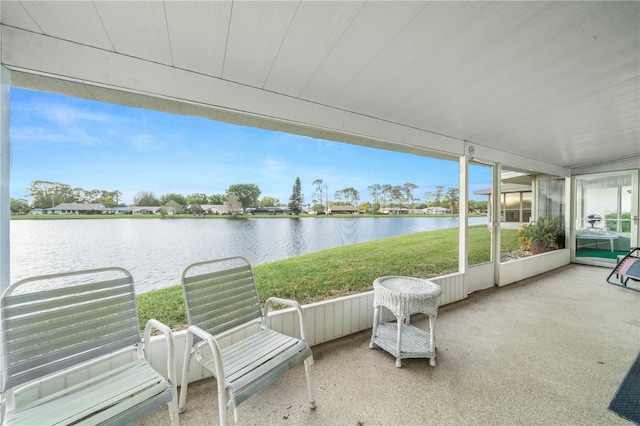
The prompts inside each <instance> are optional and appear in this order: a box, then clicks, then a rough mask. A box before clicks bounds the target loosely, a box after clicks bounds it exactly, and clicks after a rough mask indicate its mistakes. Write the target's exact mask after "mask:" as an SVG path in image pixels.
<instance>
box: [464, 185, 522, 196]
mask: <svg viewBox="0 0 640 426" xmlns="http://www.w3.org/2000/svg"><path fill="white" fill-rule="evenodd" d="M492 192H493V189H491V188H484V189H479V190H477V191H473V193H474V194H477V195H491V193H492ZM500 192H501V193H503V194H507V193H510V192H531V185H521V184H517V183H503V184H502V185H500Z"/></svg>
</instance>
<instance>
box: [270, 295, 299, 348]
mask: <svg viewBox="0 0 640 426" xmlns="http://www.w3.org/2000/svg"><path fill="white" fill-rule="evenodd" d="M273 303H279V304H281V305H286V306H290V307H292V308H295V310H296V312H298V319H299V320H300V338H301V340H303V341H305V342H306V341H307V336H306V333H305V330H304V313H303V312H302V308H301V307H300V304H299V303H298V302H296V301H295V300H290V299H281V298H279V297H270V298H268V299H267V301H266V302H264V317H263V318H264V320H265V321H266V319H267V317H268V315H269V308H270V307H271V305H272V304H273ZM265 326H266V324H265Z"/></svg>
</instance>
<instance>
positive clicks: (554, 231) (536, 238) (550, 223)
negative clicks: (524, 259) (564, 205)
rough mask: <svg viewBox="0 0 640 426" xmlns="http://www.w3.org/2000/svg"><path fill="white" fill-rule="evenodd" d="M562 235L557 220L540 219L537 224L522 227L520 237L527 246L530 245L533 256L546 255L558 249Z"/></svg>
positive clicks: (532, 223) (519, 232)
mask: <svg viewBox="0 0 640 426" xmlns="http://www.w3.org/2000/svg"><path fill="white" fill-rule="evenodd" d="M561 234H562V229H561V228H560V222H559V221H558V220H557V219H547V218H545V217H539V218H538V220H536V221H535V222H531V223H530V224H528V225H526V226H522V227H520V229H519V231H518V237H519V238H520V241H521V242H522V243H523V246H526V245H527V243H528V244H529V245H530V250H531V254H538V253H544V252H547V251H551V250H555V249H557V248H558V239H559V238H560V235H561Z"/></svg>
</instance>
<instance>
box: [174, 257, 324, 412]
mask: <svg viewBox="0 0 640 426" xmlns="http://www.w3.org/2000/svg"><path fill="white" fill-rule="evenodd" d="M182 290H183V295H184V300H185V305H186V309H187V317H188V319H189V328H188V329H187V336H186V338H187V341H186V347H185V359H184V366H183V373H182V386H181V390H180V401H179V410H180V412H184V411H185V408H186V407H185V405H186V398H187V385H188V378H189V365H190V364H191V358H192V356H195V357H196V359H197V361H198V362H199V364H200V365H202V367H204V368H205V369H206V370H207V371H209V372H210V373H211V374H213V376H214V377H215V378H216V380H217V383H218V411H219V414H220V424H221V425H226V424H227V420H228V419H227V411H228V409H229V407H231V408H233V414H234V419H235V420H236V421H237V418H238V417H237V414H238V413H237V407H238V405H240V404H241V403H243V402H244V401H246V400H247V399H248V398H250V397H251V396H252V395H254V394H255V393H257V392H259V391H260V390H262V389H264V388H266V387H267V386H269V385H270V384H271V383H273V382H274V381H276V380H277V379H278V378H279V377H281V376H283V375H284V374H286V373H287V372H288V371H289V370H291V369H292V368H293V367H295V366H297V365H298V364H301V363H303V362H304V366H305V373H306V379H307V392H308V396H309V404H310V407H311V408H312V409H313V408H315V402H314V397H313V390H312V384H311V375H310V366H311V365H312V364H313V356H312V353H311V349H310V348H309V345H308V344H307V343H306V338H305V329H304V322H303V314H302V309H301V308H300V305H299V304H298V303H296V302H294V301H292V300H285V299H280V298H270V299H268V300H267V301H266V302H265V306H264V312H263V311H262V310H261V308H260V299H259V297H258V291H257V289H256V285H255V281H254V277H253V272H252V269H251V265H250V264H249V261H247V259H245V258H243V257H230V258H226V259H218V260H210V261H205V262H198V263H194V264H192V265H190V266H188V267H187V268H186V269H185V270H184V272H183V273H182ZM273 303H278V304H283V305H287V306H291V307H293V308H294V309H295V310H296V311H297V313H298V318H299V320H300V339H298V338H296V337H291V336H287V335H284V334H281V333H279V332H276V331H274V330H272V329H271V328H269V325H268V324H269V321H268V313H269V308H270V306H271V305H272V304H273ZM227 394H228V397H227Z"/></svg>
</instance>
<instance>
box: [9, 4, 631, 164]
mask: <svg viewBox="0 0 640 426" xmlns="http://www.w3.org/2000/svg"><path fill="white" fill-rule="evenodd" d="M0 20H1V24H2V30H3V39H2V57H3V63H4V64H5V65H6V66H7V67H8V68H10V69H13V70H14V75H15V78H14V84H15V85H17V86H23V87H27V88H34V89H38V90H51V91H59V92H63V93H71V94H75V95H77V96H85V97H96V96H97V97H99V98H101V99H102V100H106V101H109V102H117V103H125V104H132V103H134V102H133V101H132V100H127V96H128V95H127V93H119V92H118V91H117V90H115V91H111V92H109V93H110V94H106V92H105V91H102V92H100V91H97V89H96V90H92V89H91V88H86V87H85V88H84V89H79V88H78V85H77V84H76V85H75V86H74V85H72V84H67V83H65V82H64V81H63V80H64V77H63V76H59V77H60V78H61V79H62V80H58V79H52V80H44V81H46V82H47V83H45V84H43V83H42V82H40V83H36V82H35V80H33V79H31V78H30V76H31V75H39V74H43V75H44V74H46V72H43V70H34V69H24V68H21V67H20V66H18V65H16V64H18V62H19V60H16V59H14V58H17V57H19V56H20V55H25V54H26V53H25V52H16V51H15V49H14V50H12V44H13V42H14V41H15V40H16V39H18V38H19V37H20V34H27V33H34V34H38V35H44V36H46V37H50V38H52V39H59V40H65V41H71V42H73V43H74V44H76V45H80V46H88V47H91V48H95V49H98V50H99V51H104V52H110V53H116V54H118V55H123V56H124V57H128V58H135V59H136V60H139V61H143V62H144V63H150V64H161V65H164V66H169V67H172V68H175V69H177V70H186V71H190V72H194V73H197V74H199V75H203V76H207V77H212V78H215V79H218V80H220V81H223V82H233V83H237V84H239V85H241V86H245V87H247V88H251V89H258V90H260V91H266V92H268V93H275V94H279V95H284V96H286V97H289V98H293V99H300V100H304V101H307V102H310V103H312V104H314V105H319V106H323V107H326V108H330V109H331V110H332V111H333V110H335V111H337V112H348V113H351V114H356V115H357V116H361V117H368V118H373V119H375V120H377V121H378V122H380V123H393V124H395V125H398V126H402V127H406V128H410V129H418V130H420V131H424V132H429V133H432V134H437V135H444V136H446V137H448V138H451V139H452V140H456V141H469V142H470V143H474V144H478V145H480V146H484V147H489V148H492V149H496V150H500V151H503V152H507V153H513V154H517V155H519V156H523V157H526V158H531V159H534V160H537V161H543V162H546V163H549V164H553V165H557V166H561V167H574V166H578V165H584V164H593V163H600V162H607V161H615V160H619V159H622V158H629V157H640V136H639V135H640V2H608V1H605V2H587V1H585V2H528V1H526V2H491V1H489V2H427V1H423V2H384V1H383V2H378V1H375V2H366V1H350V2H342V1H333V2H320V1H299V2H298V1H269V2H261V1H255V2H254V1H234V2H231V1H211V2H209V1H168V0H167V1H126V2H113V1H68V2H59V1H3V2H2V3H1V15H0ZM15 30H21V31H22V30H24V32H16V31H15ZM16 34H18V35H16ZM58 53H59V54H60V55H71V53H68V52H64V51H61V52H58ZM66 59H67V60H68V61H69V66H74V67H78V69H80V70H82V67H83V63H82V58H75V57H68V58H66ZM12 62H15V63H12ZM79 72H81V71H79ZM119 72H122V73H127V72H128V70H127V69H122V70H120V71H119ZM54 77H57V76H54ZM166 84H171V82H170V81H167V82H166ZM114 89H117V87H114ZM89 92H91V94H89ZM97 93H101V94H97ZM186 100H187V101H189V99H186ZM158 103H159V104H158V105H156V106H148V105H147V106H148V107H156V108H158V109H163V108H164V109H170V108H169V107H167V106H163V105H162V101H161V100H158ZM143 106H144V105H143ZM178 112H182V113H195V114H198V115H205V116H209V117H211V118H216V119H222V120H227V121H238V120H237V118H236V119H232V118H231V117H226V116H225V115H224V114H209V113H203V112H202V111H200V112H195V111H194V110H193V109H190V107H188V106H184V108H183V109H182V110H181V111H178ZM247 124H255V125H263V126H265V127H268V125H265V124H264V123H261V122H259V121H256V122H254V123H252V121H251V119H249V118H248V119H247ZM300 132H301V133H305V131H304V130H300ZM452 152H454V151H453V150H452Z"/></svg>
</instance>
